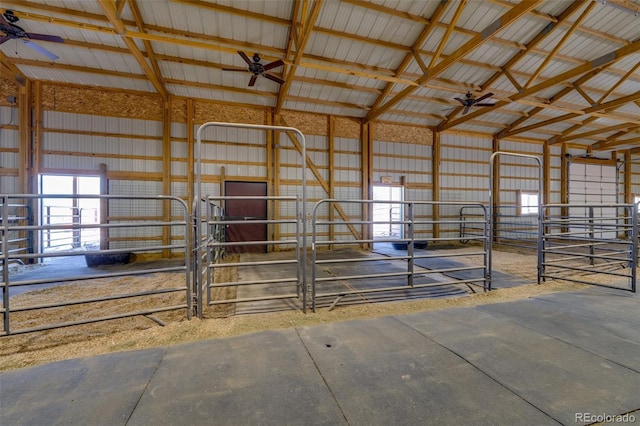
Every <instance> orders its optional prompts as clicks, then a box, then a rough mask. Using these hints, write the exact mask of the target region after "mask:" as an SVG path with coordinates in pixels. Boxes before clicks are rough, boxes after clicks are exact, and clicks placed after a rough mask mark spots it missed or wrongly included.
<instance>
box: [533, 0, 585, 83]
mask: <svg viewBox="0 0 640 426" xmlns="http://www.w3.org/2000/svg"><path fill="white" fill-rule="evenodd" d="M595 5H596V4H595V2H592V3H589V4H588V5H587V7H586V8H585V9H584V10H583V11H582V13H581V14H580V16H578V18H577V19H576V20H575V21H574V22H573V24H571V27H570V28H569V29H568V30H567V32H565V34H564V35H563V36H562V38H561V39H560V41H559V42H558V43H557V44H556V45H555V46H554V47H553V49H552V50H551V53H550V54H549V55H547V56H546V57H545V58H544V60H543V61H542V63H541V64H540V66H538V68H537V69H536V70H535V71H534V72H533V74H531V76H530V77H529V80H528V81H527V82H526V83H525V84H524V88H525V89H526V88H528V87H530V86H531V84H532V83H533V82H535V81H536V79H537V78H538V76H539V75H540V73H541V72H542V71H543V70H544V69H545V68H546V67H547V65H549V62H550V61H551V60H552V59H553V58H554V56H555V55H556V53H558V51H559V50H560V48H562V46H564V44H565V43H566V41H567V40H568V39H569V37H571V36H572V35H573V33H574V31H575V30H576V28H577V27H578V25H580V23H581V22H582V21H584V19H585V18H586V17H587V15H589V13H591V10H593V8H594V6H595Z"/></svg>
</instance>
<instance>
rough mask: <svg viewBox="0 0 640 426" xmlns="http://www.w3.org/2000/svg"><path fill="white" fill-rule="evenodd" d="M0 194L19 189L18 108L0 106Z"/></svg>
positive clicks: (14, 191)
mask: <svg viewBox="0 0 640 426" xmlns="http://www.w3.org/2000/svg"><path fill="white" fill-rule="evenodd" d="M0 126H1V127H0V193H2V194H7V193H9V194H10V193H16V192H17V188H18V178H17V174H18V173H17V167H18V163H19V161H18V141H19V137H18V108H17V107H7V106H0Z"/></svg>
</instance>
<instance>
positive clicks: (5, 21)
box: [0, 10, 64, 60]
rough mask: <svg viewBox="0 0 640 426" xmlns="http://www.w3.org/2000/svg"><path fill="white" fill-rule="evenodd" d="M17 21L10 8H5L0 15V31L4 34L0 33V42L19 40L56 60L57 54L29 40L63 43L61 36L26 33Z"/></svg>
mask: <svg viewBox="0 0 640 426" xmlns="http://www.w3.org/2000/svg"><path fill="white" fill-rule="evenodd" d="M18 21H19V18H18V17H17V16H16V15H14V14H13V11H12V10H6V11H5V12H4V13H3V14H1V15H0V32H1V33H4V35H2V34H0V44H2V43H4V42H5V41H7V40H11V39H14V40H20V41H21V42H23V43H24V44H26V45H27V46H29V47H30V48H32V49H34V50H36V51H38V52H40V53H42V54H43V55H44V56H46V57H48V58H49V59H52V60H56V59H58V56H56V55H54V54H53V53H51V52H49V51H48V50H47V49H45V48H44V47H42V46H38V45H37V44H35V43H33V42H32V41H31V40H42V41H51V42H54V43H64V40H63V39H62V38H61V37H58V36H53V35H47V34H36V33H28V32H26V31H25V30H23V29H22V28H20V27H19V26H17V25H16V24H15V23H16V22H18Z"/></svg>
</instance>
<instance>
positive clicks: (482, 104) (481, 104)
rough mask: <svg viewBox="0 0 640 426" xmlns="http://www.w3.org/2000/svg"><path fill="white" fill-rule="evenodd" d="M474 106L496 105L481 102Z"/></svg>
mask: <svg viewBox="0 0 640 426" xmlns="http://www.w3.org/2000/svg"><path fill="white" fill-rule="evenodd" d="M475 106H483V107H492V106H496V104H488V103H486V102H481V103H476V104H475Z"/></svg>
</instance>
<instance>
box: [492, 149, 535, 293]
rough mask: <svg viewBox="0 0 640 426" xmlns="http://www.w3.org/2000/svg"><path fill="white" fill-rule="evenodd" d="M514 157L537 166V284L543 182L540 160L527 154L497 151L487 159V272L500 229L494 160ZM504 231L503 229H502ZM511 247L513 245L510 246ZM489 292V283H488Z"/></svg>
mask: <svg viewBox="0 0 640 426" xmlns="http://www.w3.org/2000/svg"><path fill="white" fill-rule="evenodd" d="M504 156H506V157H516V158H524V159H531V160H534V161H535V162H536V164H537V166H538V202H537V206H536V207H537V232H536V234H537V238H536V252H537V255H538V283H539V282H540V274H541V269H540V265H541V262H542V232H543V230H542V204H543V200H542V197H543V194H544V182H543V171H542V160H541V159H540V158H539V157H536V156H535V155H528V154H518V153H515V152H507V151H497V152H494V153H493V154H491V157H490V158H489V218H490V220H489V224H490V232H489V235H491V238H490V239H489V253H490V254H489V271H490V272H491V271H493V265H492V256H491V253H492V252H493V240H494V239H496V237H497V236H498V235H497V231H498V230H499V229H500V224H499V223H498V218H499V216H498V214H497V213H496V211H495V210H496V207H498V206H495V205H494V202H495V193H496V188H495V182H494V176H495V165H496V159H497V158H498V157H504ZM513 216H514V215H508V217H510V218H511V219H513ZM510 224H513V222H510ZM530 226H531V225H530V224H529V225H527V227H528V229H527V232H531V228H530ZM503 230H504V229H503ZM511 245H513V244H511ZM489 290H491V281H489Z"/></svg>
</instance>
